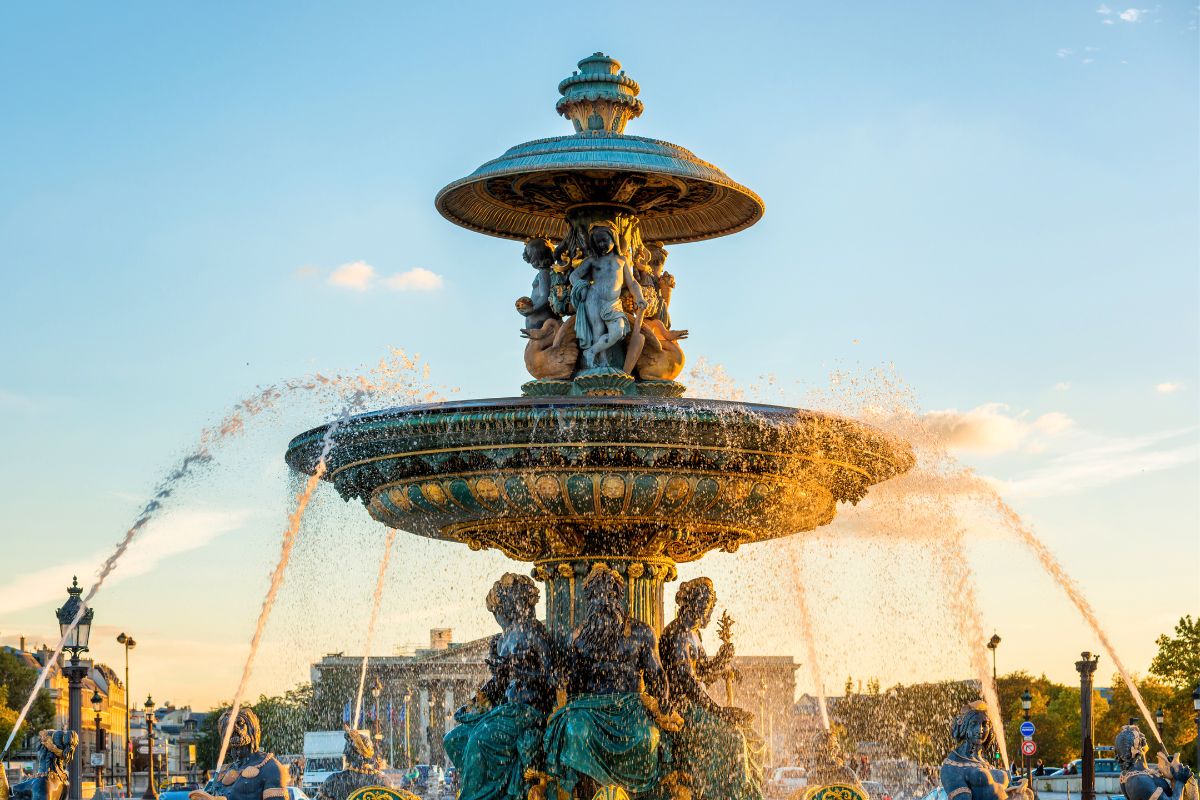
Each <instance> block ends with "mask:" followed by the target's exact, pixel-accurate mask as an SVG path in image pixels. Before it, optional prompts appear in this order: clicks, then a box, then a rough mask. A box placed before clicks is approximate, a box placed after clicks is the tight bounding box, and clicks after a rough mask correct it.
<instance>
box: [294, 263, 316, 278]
mask: <svg viewBox="0 0 1200 800" xmlns="http://www.w3.org/2000/svg"><path fill="white" fill-rule="evenodd" d="M320 274H321V270H319V269H317V268H316V267H311V266H304V267H296V269H295V270H293V271H292V276H293V277H295V278H299V279H301V280H308V279H309V278H315V277H317V276H318V275H320Z"/></svg>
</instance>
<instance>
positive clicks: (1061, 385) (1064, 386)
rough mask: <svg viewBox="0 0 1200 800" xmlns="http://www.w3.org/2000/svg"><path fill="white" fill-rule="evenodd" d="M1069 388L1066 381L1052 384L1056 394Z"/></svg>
mask: <svg viewBox="0 0 1200 800" xmlns="http://www.w3.org/2000/svg"><path fill="white" fill-rule="evenodd" d="M1070 388H1071V384H1069V383H1067V382H1066V381H1059V382H1058V383H1056V384H1054V391H1056V392H1065V391H1067V390H1068V389H1070Z"/></svg>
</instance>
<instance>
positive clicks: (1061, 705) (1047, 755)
mask: <svg viewBox="0 0 1200 800" xmlns="http://www.w3.org/2000/svg"><path fill="white" fill-rule="evenodd" d="M996 684H997V688H998V690H999V692H998V694H999V696H1000V714H1001V717H1002V718H1003V720H1004V738H1005V742H1006V743H1007V745H1008V756H1009V758H1010V759H1012V760H1014V761H1015V760H1017V759H1018V758H1020V752H1021V731H1020V726H1021V722H1023V721H1024V719H1025V712H1024V711H1023V710H1022V708H1021V695H1022V694H1023V693H1024V692H1025V690H1026V689H1028V690H1029V694H1030V695H1031V696H1032V697H1033V701H1032V703H1031V707H1030V715H1029V719H1030V721H1031V722H1032V723H1033V725H1034V727H1035V728H1037V733H1035V734H1034V737H1033V738H1034V741H1036V742H1037V746H1038V753H1037V755H1036V756H1035V757H1034V758H1035V761H1036V759H1038V758H1040V759H1042V761H1043V762H1044V763H1045V764H1047V765H1048V766H1053V767H1058V766H1062V765H1063V764H1065V763H1066V762H1068V761H1071V760H1072V759H1075V758H1078V757H1079V745H1080V742H1081V741H1082V735H1081V732H1080V728H1079V689H1078V688H1076V687H1074V686H1064V685H1063V684H1061V683H1053V682H1051V681H1050V680H1049V679H1048V678H1047V677H1046V676H1045V675H1042V676H1041V677H1038V678H1034V677H1033V676H1032V675H1030V674H1029V673H1026V672H1013V673H1010V674H1008V675H1002V676H1000V678H999V679H998V680H997V681H996ZM1092 702H1093V707H1094V708H1095V714H1096V718H1097V719H1100V718H1101V717H1102V715H1104V714H1106V713H1107V709H1108V703H1107V702H1106V701H1105V700H1104V698H1103V697H1101V696H1100V694H1099V693H1098V692H1097V693H1095V694H1093V695H1092ZM1097 732H1099V726H1097ZM1097 742H1098V743H1102V741H1101V739H1100V738H1099V736H1098V737H1097Z"/></svg>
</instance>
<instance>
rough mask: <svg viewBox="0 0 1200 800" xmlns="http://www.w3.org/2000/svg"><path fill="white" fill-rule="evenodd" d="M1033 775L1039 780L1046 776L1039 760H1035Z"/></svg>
mask: <svg viewBox="0 0 1200 800" xmlns="http://www.w3.org/2000/svg"><path fill="white" fill-rule="evenodd" d="M1033 774H1034V775H1035V776H1037V777H1039V778H1041V777H1043V776H1044V775H1045V774H1046V765H1045V763H1043V762H1042V760H1041V759H1040V758H1039V759H1038V760H1037V765H1036V766H1035V767H1034V768H1033Z"/></svg>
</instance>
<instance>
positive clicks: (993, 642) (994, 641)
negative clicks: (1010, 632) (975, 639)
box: [987, 633, 1000, 683]
mask: <svg viewBox="0 0 1200 800" xmlns="http://www.w3.org/2000/svg"><path fill="white" fill-rule="evenodd" d="M998 647H1000V637H999V636H997V635H996V634H995V633H993V634H992V638H990V639H988V643H987V649H988V650H991V651H992V683H995V682H996V649H997V648H998Z"/></svg>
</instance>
